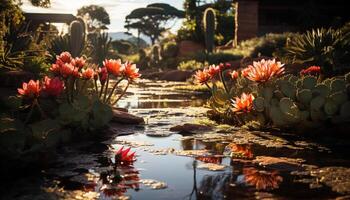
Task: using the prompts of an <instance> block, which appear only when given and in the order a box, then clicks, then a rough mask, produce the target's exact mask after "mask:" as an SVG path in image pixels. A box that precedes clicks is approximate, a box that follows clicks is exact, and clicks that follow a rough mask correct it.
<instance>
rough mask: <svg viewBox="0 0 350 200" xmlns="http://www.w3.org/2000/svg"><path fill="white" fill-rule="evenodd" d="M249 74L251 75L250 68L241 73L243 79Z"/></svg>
mask: <svg viewBox="0 0 350 200" xmlns="http://www.w3.org/2000/svg"><path fill="white" fill-rule="evenodd" d="M249 73H250V68H244V69H242V71H241V74H242V76H243V77H247V76H248V74H249Z"/></svg>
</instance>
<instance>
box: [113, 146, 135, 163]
mask: <svg viewBox="0 0 350 200" xmlns="http://www.w3.org/2000/svg"><path fill="white" fill-rule="evenodd" d="M130 149H131V148H130V147H129V148H127V149H125V150H124V147H121V148H120V149H119V150H118V151H117V152H116V153H115V157H114V159H115V164H116V165H132V164H133V162H134V161H135V160H136V159H135V152H132V153H131V152H130Z"/></svg>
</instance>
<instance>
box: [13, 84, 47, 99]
mask: <svg viewBox="0 0 350 200" xmlns="http://www.w3.org/2000/svg"><path fill="white" fill-rule="evenodd" d="M40 90H41V88H40V83H39V81H33V80H30V81H29V82H28V83H23V84H22V88H18V89H17V91H18V93H19V94H20V95H22V96H24V97H27V98H37V97H38V96H39V93H40Z"/></svg>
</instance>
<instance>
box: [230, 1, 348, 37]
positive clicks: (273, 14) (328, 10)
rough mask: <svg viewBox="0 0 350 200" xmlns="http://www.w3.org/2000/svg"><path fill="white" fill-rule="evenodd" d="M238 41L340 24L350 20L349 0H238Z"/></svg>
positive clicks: (236, 34) (236, 32) (236, 33)
mask: <svg viewBox="0 0 350 200" xmlns="http://www.w3.org/2000/svg"><path fill="white" fill-rule="evenodd" d="M234 3H235V4H234V5H235V8H236V30H235V36H236V38H237V41H241V40H246V39H249V38H252V37H256V36H260V35H264V34H266V33H271V32H273V33H281V32H286V31H292V32H297V31H305V30H308V29H311V28H315V27H335V28H337V27H339V26H341V25H343V24H344V23H345V22H347V21H350V14H349V7H347V6H346V5H347V3H348V1H345V0H331V1H330V0H294V1H288V0H234Z"/></svg>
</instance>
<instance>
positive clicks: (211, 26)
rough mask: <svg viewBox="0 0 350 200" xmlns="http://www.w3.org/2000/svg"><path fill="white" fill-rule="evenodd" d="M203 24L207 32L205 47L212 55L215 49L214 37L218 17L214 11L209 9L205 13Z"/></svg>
mask: <svg viewBox="0 0 350 200" xmlns="http://www.w3.org/2000/svg"><path fill="white" fill-rule="evenodd" d="M203 24H204V31H205V34H204V35H205V46H206V48H207V52H208V53H211V52H213V49H214V35H215V29H216V15H215V10H214V9H212V8H207V9H206V10H205V11H204V15H203Z"/></svg>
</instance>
